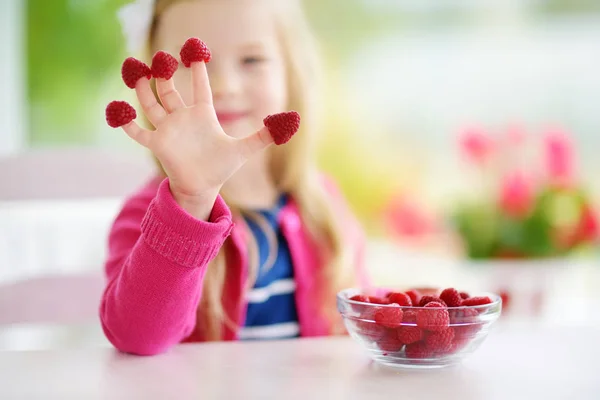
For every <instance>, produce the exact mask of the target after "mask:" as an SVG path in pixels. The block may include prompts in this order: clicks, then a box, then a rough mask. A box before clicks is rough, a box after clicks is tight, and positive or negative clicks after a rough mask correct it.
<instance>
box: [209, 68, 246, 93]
mask: <svg viewBox="0 0 600 400" xmlns="http://www.w3.org/2000/svg"><path fill="white" fill-rule="evenodd" d="M212 67H213V68H210V69H209V70H208V73H209V80H210V87H211V90H212V94H213V99H215V100H216V99H221V98H227V97H230V96H233V95H236V94H238V93H239V91H240V89H241V79H240V76H239V74H238V73H237V72H236V71H235V69H234V68H231V67H227V66H216V65H215V66H212Z"/></svg>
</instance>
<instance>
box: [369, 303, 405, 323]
mask: <svg viewBox="0 0 600 400" xmlns="http://www.w3.org/2000/svg"><path fill="white" fill-rule="evenodd" d="M402 314H403V313H402V309H401V308H400V306H398V305H397V304H392V305H391V306H389V307H379V308H377V310H375V315H374V319H375V323H376V324H377V325H381V326H385V327H386V328H396V327H398V326H400V325H401V324H402Z"/></svg>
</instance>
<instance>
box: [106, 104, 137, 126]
mask: <svg viewBox="0 0 600 400" xmlns="http://www.w3.org/2000/svg"><path fill="white" fill-rule="evenodd" d="M105 113H106V122H108V125H109V126H111V127H113V128H118V127H119V126H123V125H127V124H128V123H130V122H131V121H133V120H134V119H135V118H136V117H137V114H136V112H135V108H133V107H131V105H130V104H129V103H127V102H126V101H117V100H115V101H111V102H110V103H108V105H107V106H106V112H105Z"/></svg>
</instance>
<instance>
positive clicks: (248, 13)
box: [154, 0, 288, 138]
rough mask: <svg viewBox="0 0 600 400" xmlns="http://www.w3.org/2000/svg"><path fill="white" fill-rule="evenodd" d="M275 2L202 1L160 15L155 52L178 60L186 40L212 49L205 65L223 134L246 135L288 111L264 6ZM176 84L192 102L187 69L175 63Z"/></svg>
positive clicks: (278, 57) (277, 53) (278, 55)
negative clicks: (160, 51)
mask: <svg viewBox="0 0 600 400" xmlns="http://www.w3.org/2000/svg"><path fill="white" fill-rule="evenodd" d="M270 1H277V0H259V1H257V0H204V1H189V2H182V3H177V4H174V5H173V6H171V7H170V8H168V9H167V10H166V11H165V13H164V14H163V15H162V16H161V19H160V22H159V25H158V30H157V32H156V43H155V45H156V48H155V49H154V51H158V50H164V51H167V52H169V53H170V54H172V55H173V56H174V57H176V58H178V59H179V51H180V49H181V46H182V45H183V43H184V42H185V41H186V40H187V39H188V38H190V37H197V38H199V39H200V40H202V41H204V42H205V43H206V45H207V46H208V48H209V49H210V51H211V54H212V59H211V61H210V62H209V63H208V64H207V69H208V74H209V79H210V85H211V89H212V93H213V101H214V107H215V111H216V113H217V117H218V119H219V122H220V123H221V126H222V127H223V129H224V130H225V132H226V133H227V134H228V135H230V136H233V137H238V138H239V137H244V136H247V135H249V134H251V133H253V132H254V131H256V130H257V129H259V128H260V127H262V125H263V123H262V120H263V118H264V117H266V116H267V115H269V114H275V113H278V112H283V111H287V110H286V107H287V101H288V97H287V96H288V93H287V80H286V78H287V77H286V71H285V63H284V60H283V54H282V51H281V49H280V47H279V42H278V40H277V34H276V27H275V23H274V22H275V21H274V20H275V18H274V16H273V15H272V14H271V13H270V10H269V7H268V4H269V2H270ZM174 80H175V85H176V87H177V89H178V90H179V92H180V93H181V96H182V97H183V100H184V101H185V102H186V104H188V105H189V104H191V103H190V102H191V98H192V96H191V76H190V70H189V69H187V68H185V67H184V66H183V64H181V65H180V67H179V69H178V71H177V72H176V73H175V76H174Z"/></svg>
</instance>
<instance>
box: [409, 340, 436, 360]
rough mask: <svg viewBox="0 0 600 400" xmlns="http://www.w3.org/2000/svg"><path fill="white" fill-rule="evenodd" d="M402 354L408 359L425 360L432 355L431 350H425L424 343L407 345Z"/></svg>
mask: <svg viewBox="0 0 600 400" xmlns="http://www.w3.org/2000/svg"><path fill="white" fill-rule="evenodd" d="M404 352H405V354H406V357H408V358H427V357H430V356H431V355H432V354H431V350H429V349H428V348H427V346H426V345H425V342H415V343H411V344H407V345H406V347H405V349H404Z"/></svg>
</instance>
